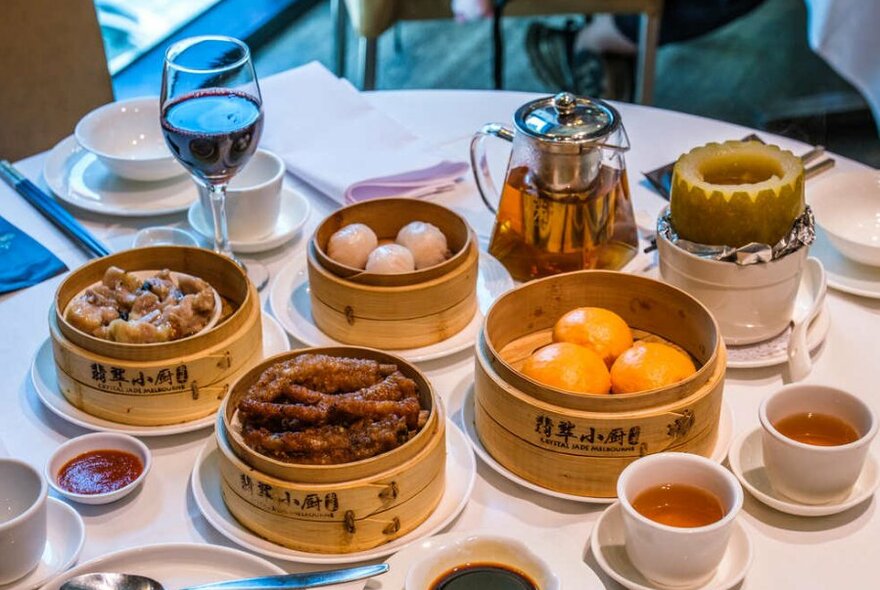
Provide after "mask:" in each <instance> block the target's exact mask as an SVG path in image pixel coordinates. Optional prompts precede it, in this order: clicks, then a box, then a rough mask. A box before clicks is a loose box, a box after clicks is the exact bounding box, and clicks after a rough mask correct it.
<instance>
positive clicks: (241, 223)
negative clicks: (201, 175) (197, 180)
mask: <svg viewBox="0 0 880 590" xmlns="http://www.w3.org/2000/svg"><path fill="white" fill-rule="evenodd" d="M283 181H284V162H283V161H282V160H281V158H279V157H278V156H277V155H275V154H273V153H272V152H270V151H268V150H264V149H259V150H257V151H256V153H254V155H253V157H252V158H251V160H250V162H248V163H247V164H246V165H245V167H244V168H242V169H241V170H240V171H239V173H238V174H236V175H235V176H234V177H233V179H232V180H231V181H230V183H229V187H228V188H227V189H226V224H227V227H228V229H229V239H230V240H233V241H250V240H258V239H260V238H264V237H266V236H267V235H269V234H270V233H272V230H273V229H275V225H276V223H277V222H278V215H279V213H280V212H281V186H282V184H283ZM199 202H200V203H201V206H202V215H204V219H205V225H206V227H208V229H209V230H211V231H213V228H214V221H213V217H212V216H211V197H210V195H209V194H208V190H207V189H206V188H205V187H203V186H199Z"/></svg>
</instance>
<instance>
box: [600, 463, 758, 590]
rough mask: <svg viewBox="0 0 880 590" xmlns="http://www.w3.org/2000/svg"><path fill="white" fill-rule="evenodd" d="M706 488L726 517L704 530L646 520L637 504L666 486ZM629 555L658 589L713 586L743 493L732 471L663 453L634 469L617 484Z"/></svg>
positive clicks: (634, 464) (621, 476) (619, 479)
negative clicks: (646, 494) (647, 492)
mask: <svg viewBox="0 0 880 590" xmlns="http://www.w3.org/2000/svg"><path fill="white" fill-rule="evenodd" d="M670 483H674V484H684V485H690V486H694V487H698V488H701V489H703V490H705V491H707V492H710V493H711V494H713V495H714V496H715V497H717V498H718V499H719V500H720V501H721V504H722V507H723V509H724V516H723V517H722V518H721V520H718V521H716V522H714V523H712V524H709V525H706V526H700V527H676V526H669V525H666V524H661V523H659V522H656V521H653V520H651V519H650V518H647V517H646V516H643V515H642V514H640V513H639V512H638V511H636V509H635V508H633V505H632V502H633V501H634V500H635V499H636V497H637V496H638V495H639V494H640V493H641V492H643V491H645V490H648V489H650V488H653V487H656V486H661V485H665V484H670ZM617 497H618V498H619V500H620V505H621V507H622V509H623V510H622V514H623V525H624V535H625V538H626V553H627V555H628V556H629V560H630V562H632V564H633V565H634V566H635V567H636V569H638V570H639V571H640V572H641V573H642V575H643V576H645V577H646V578H648V579H649V580H651V581H652V582H654V583H655V584H657V585H658V586H664V587H670V588H685V587H693V586H699V585H700V584H704V583H705V582H707V581H708V580H709V579H710V578H711V577H712V575H713V574H714V573H715V570H716V569H717V568H718V564H719V563H721V559H722V558H723V557H724V552H725V551H726V550H727V544H728V541H729V540H730V535H731V533H732V532H733V523H734V520H735V519H736V516H737V514H739V511H740V509H741V508H742V503H743V491H742V487H741V486H740V485H739V482H738V481H737V480H736V478H735V477H734V476H733V474H731V473H730V472H729V471H727V470H726V469H724V468H723V467H721V466H720V465H719V464H717V463H715V462H714V461H710V460H709V459H706V458H705V457H700V456H698V455H692V454H689V453H658V454H655V455H648V456H647V457H643V458H641V459H638V460H637V461H634V462H632V463H630V465H629V466H628V467H627V468H626V469H624V470H623V472H622V473H621V474H620V478H618V480H617Z"/></svg>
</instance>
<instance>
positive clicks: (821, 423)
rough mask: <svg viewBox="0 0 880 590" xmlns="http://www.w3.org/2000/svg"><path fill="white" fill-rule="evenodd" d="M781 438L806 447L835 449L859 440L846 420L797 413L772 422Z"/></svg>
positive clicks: (808, 413) (855, 431)
mask: <svg viewBox="0 0 880 590" xmlns="http://www.w3.org/2000/svg"><path fill="white" fill-rule="evenodd" d="M773 427H774V428H775V429H776V430H778V431H779V433H780V434H782V435H783V436H787V437H788V438H790V439H792V440H796V441H798V442H802V443H804V444H807V445H816V446H820V447H836V446H839V445H848V444H849V443H852V442H856V441H857V440H859V433H858V431H857V430H856V429H855V428H854V427H853V426H852V425H851V424H849V423H848V422H847V421H846V420H842V419H841V418H838V417H837V416H832V415H831V414H822V413H818V412H799V413H797V414H792V415H790V416H786V417H784V418H782V419H781V420H779V421H777V422H774V423H773Z"/></svg>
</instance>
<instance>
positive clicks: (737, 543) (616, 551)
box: [590, 503, 754, 590]
mask: <svg viewBox="0 0 880 590" xmlns="http://www.w3.org/2000/svg"><path fill="white" fill-rule="evenodd" d="M621 512H622V511H621V508H620V503H616V504H614V505H613V506H609V507H608V509H607V510H605V512H603V513H602V516H600V517H599V520H598V521H597V522H596V526H595V527H594V528H593V534H592V536H591V537H590V551H591V552H592V553H593V557H595V558H596V563H598V564H599V567H600V568H601V569H602V571H604V572H605V573H606V574H608V575H609V576H611V577H612V578H614V580H616V581H617V582H619V583H620V584H623V586H624V587H626V588H628V589H629V590H661V588H663V587H662V586H657V585H656V584H654V583H652V582H651V581H649V580H647V579H646V578H645V577H644V576H643V575H642V574H641V572H639V571H638V570H637V569H636V567H635V566H634V565H633V564H632V562H631V561H630V560H629V556H627V554H626V546H625V541H626V538H625V531H624V528H623V515H622V514H621ZM753 553H754V552H753V550H752V540H751V538H750V537H749V534H748V533H747V532H746V529H745V528H743V525H742V523H741V522H739V521H734V523H733V532H732V533H731V535H730V542H729V543H728V544H727V551H725V552H724V556H723V557H722V558H721V563H720V564H718V569H717V570H716V571H715V575H713V576H712V578H710V579H709V581H708V582H706V583H705V584H700V585H699V586H697V587H693V586H687V588H689V589H690V590H727V589H728V588H733V587H734V586H736V585H737V584H739V583H740V582H741V581H742V580H743V578H745V576H746V573H747V572H748V571H749V567H751V565H752V556H753Z"/></svg>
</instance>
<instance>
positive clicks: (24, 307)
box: [0, 91, 880, 590]
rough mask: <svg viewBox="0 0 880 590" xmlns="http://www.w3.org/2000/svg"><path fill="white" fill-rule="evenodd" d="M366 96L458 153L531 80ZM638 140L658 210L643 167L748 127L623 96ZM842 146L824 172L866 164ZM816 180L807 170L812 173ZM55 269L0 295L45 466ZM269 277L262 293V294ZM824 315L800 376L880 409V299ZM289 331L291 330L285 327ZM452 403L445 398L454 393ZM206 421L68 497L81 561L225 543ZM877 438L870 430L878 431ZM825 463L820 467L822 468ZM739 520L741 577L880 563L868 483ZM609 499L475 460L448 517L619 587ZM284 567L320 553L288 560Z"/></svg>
mask: <svg viewBox="0 0 880 590" xmlns="http://www.w3.org/2000/svg"><path fill="white" fill-rule="evenodd" d="M366 96H367V98H368V100H370V101H371V102H372V103H373V104H374V105H375V106H377V107H378V108H380V109H382V110H384V111H385V112H387V113H388V114H390V115H392V116H393V117H395V118H396V119H398V120H399V121H400V122H401V123H403V124H404V125H406V126H407V127H409V128H410V129H411V130H412V131H414V132H415V133H416V134H418V135H420V136H422V137H424V138H427V139H429V140H430V141H431V142H432V143H434V144H435V145H437V146H439V147H440V148H441V149H442V150H444V151H445V152H448V153H449V154H450V155H452V156H454V157H457V158H458V159H466V158H467V146H468V142H469V139H470V136H471V133H472V132H473V131H474V130H476V129H478V128H479V127H480V126H481V125H482V124H483V123H486V122H489V121H502V122H508V121H510V119H511V117H512V113H513V111H514V110H515V108H516V107H518V106H519V105H521V104H522V103H523V102H525V101H527V100H529V99H531V98H534V95H530V94H523V93H514V92H486V91H473V92H469V91H406V92H378V93H371V94H368V95H366ZM618 106H619V108H620V112H621V114H622V116H623V121H624V124H625V126H626V128H627V130H628V132H629V137H630V140H631V144H632V146H633V147H632V150H631V151H630V152H629V153H628V154H627V166H628V171H629V175H630V186H631V190H632V193H633V199H634V204H635V207H636V209H642V210H644V211H646V212H647V213H649V214H650V215H652V216H653V215H656V214H657V212H658V211H659V210H660V209H661V207H662V206H663V205H664V203H665V202H664V201H663V200H662V199H661V198H660V197H659V196H657V195H656V194H655V193H653V192H652V191H651V190H650V189H648V188H647V185H646V184H645V183H644V181H643V180H642V177H641V172H642V171H646V170H650V169H652V168H655V167H657V166H660V165H662V164H664V163H666V162H669V161H671V160H672V159H674V158H676V157H677V156H678V155H679V154H681V153H682V152H685V151H687V150H689V149H690V148H692V147H694V146H696V145H701V144H703V143H706V142H709V141H721V140H725V139H736V138H740V137H743V136H744V135H746V134H748V133H749V132H750V130H748V129H746V128H743V127H739V126H736V125H731V124H727V123H723V122H719V121H713V120H708V119H703V118H699V117H694V116H689V115H685V114H680V113H674V112H668V111H663V110H659V109H655V108H650V107H643V106H636V105H629V104H620V105H618ZM761 135H762V136H763V137H764V138H765V139H767V140H769V141H773V142H777V143H779V144H780V145H782V146H784V147H786V148H789V149H792V150H793V151H794V152H795V153H802V152H804V151H806V150H807V149H808V148H809V146H807V145H804V144H801V143H799V142H795V141H791V140H787V139H784V138H779V137H773V136H771V135H770V134H766V133H761ZM494 143H495V145H492V146H491V147H490V152H491V153H490V155H491V156H492V158H493V161H494V162H495V168H496V171H495V172H496V174H499V175H500V174H502V173H503V170H501V169H500V168H501V167H502V166H503V163H504V155H505V153H506V150H507V149H508V146H507V145H506V144H503V143H502V142H494ZM44 157H45V154H40V155H36V156H34V157H31V158H29V159H27V160H24V161H22V162H20V163H19V165H18V166H19V168H20V169H21V170H22V171H23V172H24V173H25V174H27V175H28V176H29V177H31V178H39V176H40V170H41V167H42V162H43V160H44ZM836 158H837V166H836V168H835V169H834V170H832V171H831V172H828V173H826V174H827V175H828V176H830V175H835V174H843V173H845V172H846V171H852V170H855V169H858V168H859V167H860V166H861V165H860V164H857V163H855V162H852V161H849V160H846V159H844V158H840V157H836ZM288 181H289V182H290V183H291V184H294V185H297V184H299V185H300V188H301V189H302V190H303V191H304V192H306V193H307V194H308V195H309V197H310V199H311V202H312V205H313V211H312V215H311V217H310V219H309V221H308V224H307V226H306V228H305V230H304V231H303V233H302V234H301V235H300V236H299V237H297V238H296V239H295V240H294V241H292V242H291V243H289V244H287V245H286V246H284V247H283V248H281V249H278V250H275V251H272V252H269V253H266V254H264V255H261V256H259V258H260V259H261V260H262V261H263V262H264V263H265V264H266V265H267V266H268V267H269V269H270V271H271V272H272V273H273V275H274V274H277V273H278V271H279V270H280V269H281V268H282V267H283V266H285V265H286V264H289V263H291V262H292V261H293V260H294V253H299V252H301V248H302V246H303V244H304V242H305V240H306V239H307V237H308V236H309V235H310V233H311V231H312V230H313V229H314V227H315V225H316V224H317V222H318V221H319V220H320V219H321V218H322V217H323V216H324V215H326V214H327V213H328V212H330V211H332V210H333V209H334V208H335V207H337V206H338V205H337V204H336V203H334V202H333V201H331V200H329V199H327V198H326V197H324V196H322V195H320V194H319V193H317V192H315V191H314V190H312V189H310V188H309V187H306V186H301V183H298V181H297V180H296V179H292V178H289V179H288ZM808 195H809V184H808ZM0 199H2V202H3V203H4V205H3V216H4V217H6V218H7V219H8V220H9V221H10V222H12V223H14V224H15V225H17V226H19V227H20V228H21V229H22V230H24V231H26V232H27V233H29V234H30V235H32V236H33V237H34V238H36V239H37V240H39V241H40V242H41V243H43V244H44V245H45V246H46V247H48V248H49V249H50V250H52V251H53V252H54V253H55V254H56V255H58V256H59V257H60V258H61V259H62V260H64V262H65V263H67V265H68V266H69V267H71V268H75V267H76V266H78V265H80V264H82V263H83V262H84V261H85V258H84V256H83V254H81V253H80V252H79V250H77V249H76V247H75V246H73V245H72V244H71V243H70V242H68V241H67V240H66V239H65V238H64V236H63V235H61V234H60V233H59V232H58V231H57V230H55V229H54V227H53V226H51V225H50V224H49V222H47V221H46V220H44V219H43V218H42V217H40V216H39V215H38V214H37V213H36V212H35V211H34V210H33V209H31V208H30V207H29V206H28V205H27V204H26V203H25V202H24V200H23V199H21V198H20V197H18V195H16V194H15V193H14V192H13V191H12V190H11V189H9V188H8V187H6V186H5V185H3V186H0ZM435 199H436V200H437V201H438V202H441V203H443V204H446V205H448V206H450V207H452V208H454V209H456V210H457V211H459V212H461V213H463V214H464V215H465V216H466V217H467V218H468V220H469V221H470V222H471V224H472V225H473V226H474V227H475V228H476V230H477V231H478V233H480V234H484V235H485V234H487V233H488V232H489V231H490V229H491V223H492V217H491V215H490V214H489V213H488V211H486V210H485V208H484V205H483V203H482V201H481V200H480V198H479V196H478V195H477V192H476V188H475V185H474V183H473V180H472V179H471V178H467V179H465V181H464V182H461V183H459V185H458V186H457V188H456V190H454V191H452V192H449V193H444V194H443V195H439V196H436V197H435ZM75 214H76V215H77V217H78V218H79V219H81V220H82V221H83V222H84V224H85V225H86V226H87V227H88V228H89V229H90V230H91V231H93V232H94V233H95V234H96V235H97V236H98V237H99V238H101V239H103V240H105V241H106V242H107V243H108V244H109V245H110V246H111V247H112V248H113V249H123V248H127V247H129V245H130V241H131V237H132V235H133V233H134V232H135V231H136V230H137V229H139V228H141V227H145V226H149V225H166V224H173V225H180V226H185V225H186V222H185V220H184V216H183V215H176V216H168V217H162V218H154V219H149V220H123V219H110V220H108V219H102V218H100V217H99V216H97V215H92V214H86V213H82V212H75ZM60 279H61V277H56V278H55V279H53V280H50V281H46V282H44V283H42V284H40V285H37V286H35V287H32V288H30V289H27V290H23V291H18V292H15V293H11V294H8V295H5V296H0V325H2V326H3V328H4V330H5V332H6V334H5V337H4V338H2V339H0V365H2V366H3V367H4V371H5V374H6V378H5V381H4V383H5V386H4V392H3V399H4V402H5V403H4V407H3V410H2V412H0V453H6V454H10V455H12V456H16V457H19V458H22V459H24V460H27V461H29V462H31V463H33V464H35V465H39V466H42V465H43V464H44V463H45V461H46V459H47V457H48V456H49V454H50V452H51V451H52V450H53V449H54V448H55V447H56V446H57V445H58V444H60V443H62V442H64V441H65V440H66V439H68V438H70V437H73V436H77V435H80V434H83V433H84V431H83V430H82V429H80V428H78V427H74V426H71V425H69V424H67V423H66V422H64V421H62V420H60V419H58V418H56V417H55V416H54V415H52V414H51V413H49V412H48V411H47V410H45V409H44V408H43V407H42V406H41V404H40V402H39V401H37V399H36V396H35V394H34V392H33V388H32V385H31V384H30V379H29V367H30V363H31V359H32V357H33V355H34V353H35V351H36V350H37V348H38V346H39V345H40V344H41V343H42V342H43V341H44V339H45V338H46V337H47V335H48V330H47V324H46V317H47V312H48V308H49V305H50V302H51V300H52V296H53V293H54V290H55V288H56V286H57V284H58V282H59V281H60ZM266 295H267V292H265V291H264V293H263V296H264V298H265V297H266ZM828 303H829V306H830V312H831V328H830V332H829V334H828V337H827V339H826V341H825V343H824V345H823V346H822V347H821V348H820V349H819V351H818V353H817V354H816V355H815V357H814V360H815V367H814V369H813V372H812V374H811V375H810V377H809V380H810V381H812V382H820V383H827V384H833V385H836V386H839V387H842V388H845V389H848V390H851V391H853V392H856V393H857V394H859V395H860V396H862V397H863V398H864V399H866V400H867V401H868V403H870V404H871V405H872V406H873V407H874V409H875V410H876V411H878V412H880V392H878V391H877V390H876V386H875V384H876V383H880V363H877V362H876V360H875V359H876V355H875V351H876V350H877V346H876V342H877V336H876V335H877V333H878V332H880V318H878V312H880V301H876V300H870V299H863V298H859V297H854V296H850V295H844V294H841V293H838V292H835V291H829V297H828ZM294 345H296V343H294ZM422 368H423V369H424V370H425V371H426V372H427V375H428V376H429V378H430V379H431V380H432V382H433V384H434V386H435V388H436V390H437V391H438V393H439V394H440V395H441V396H443V397H444V398H447V399H448V398H449V397H450V396H451V395H452V394H453V393H456V392H460V391H461V390H462V389H464V388H467V387H468V386H469V385H470V383H471V381H472V375H473V356H472V354H471V352H470V351H465V352H462V353H459V354H456V355H454V356H452V357H449V358H445V359H441V360H437V361H431V362H427V363H423V364H422ZM782 384H783V381H782V368H781V367H773V368H765V369H753V370H735V369H730V370H729V371H728V373H727V381H726V385H725V394H724V397H725V399H726V400H727V403H728V404H730V406H731V407H732V409H733V413H734V415H735V429H736V432H737V433H740V432H744V431H745V430H746V429H749V430H750V429H752V428H755V427H757V425H758V416H757V409H758V405H759V403H760V402H761V400H763V399H764V398H765V397H766V396H767V395H769V394H771V393H772V392H774V391H775V390H777V389H778V388H779V387H780V386H781V385H782ZM453 411H454V409H453ZM210 436H212V431H211V430H210V429H206V430H202V431H199V432H194V433H189V434H184V435H177V436H171V437H166V438H158V439H155V438H154V439H147V440H146V442H147V444H148V445H149V447H150V448H151V449H152V452H153V456H154V465H153V471H152V473H151V474H150V476H149V477H148V479H147V481H146V483H145V485H144V486H143V488H142V489H141V490H140V491H139V492H137V493H135V494H133V495H132V496H130V497H129V498H127V499H125V500H123V501H122V502H119V503H117V504H112V505H109V506H77V507H76V508H77V509H78V510H79V512H80V513H81V514H82V516H83V518H84V520H85V523H86V531H87V539H86V543H85V547H84V550H83V553H82V557H81V559H80V561H84V560H87V559H91V558H94V557H96V556H99V555H102V554H105V553H108V552H111V551H114V550H118V549H122V548H126V547H132V546H136V545H143V544H153V543H167V542H181V541H190V542H199V543H216V544H222V545H232V544H231V543H230V542H229V541H227V540H226V539H225V538H224V537H223V536H222V535H220V534H219V533H218V532H217V531H215V530H214V529H213V528H212V527H211V525H210V524H208V523H207V522H206V521H205V519H204V518H203V517H202V516H201V514H200V512H199V510H198V508H197V506H196V504H195V501H194V500H193V497H192V493H191V490H190V484H189V477H190V472H191V470H192V466H193V463H194V460H195V458H196V455H197V454H198V452H199V450H200V449H201V448H202V446H203V445H204V443H205V441H206V440H208V438H209V437H210ZM874 446H875V452H876V447H877V444H876V443H875V445H874ZM817 477H821V474H817ZM746 496H747V499H746V502H745V506H744V511H743V513H742V516H741V522H743V523H744V526H745V527H746V529H747V530H748V532H749V533H750V535H751V538H752V540H753V543H754V550H755V551H754V561H753V564H752V568H751V570H750V572H749V574H748V576H747V578H746V581H745V582H744V585H743V587H744V588H774V589H776V590H781V589H783V588H792V589H795V588H796V589H799V590H800V589H803V588H866V587H869V586H870V585H871V584H873V583H876V580H877V577H878V574H880V567H878V566H877V565H876V557H875V556H874V551H876V548H877V547H880V516H878V514H877V510H876V506H875V501H874V500H873V499H871V500H869V501H866V502H864V503H862V504H861V505H859V506H857V507H855V508H853V509H851V510H849V511H847V512H845V513H843V514H839V515H836V516H830V517H825V518H813V519H809V518H797V517H793V516H788V515H785V514H782V513H779V512H776V511H774V510H771V509H769V508H767V507H765V506H764V505H762V504H760V503H758V502H757V501H756V500H754V499H753V498H751V497H750V496H748V494H746ZM604 508H605V507H604V506H602V505H589V504H580V503H574V502H569V501H565V500H558V499H553V498H548V497H545V496H543V495H541V494H538V493H535V492H531V491H529V490H526V489H524V488H521V487H519V486H517V485H515V484H513V483H510V482H508V481H507V480H506V479H504V478H502V477H500V476H499V475H497V474H496V473H495V472H494V471H492V470H491V469H489V468H488V467H487V466H485V465H483V464H481V463H479V462H478V477H477V483H476V486H475V489H474V492H473V495H472V497H471V500H470V503H469V504H468V506H467V507H466V508H465V510H464V512H463V513H462V515H461V516H460V517H459V518H458V519H457V520H456V521H454V523H453V524H452V525H451V526H450V527H449V529H448V530H451V531H471V530H492V531H496V532H502V533H504V534H508V535H512V536H516V537H518V538H521V539H523V540H524V541H525V542H526V543H529V544H534V545H535V546H539V545H541V546H545V547H552V550H553V552H554V553H556V554H557V555H558V556H560V557H561V558H563V559H564V560H565V561H566V563H568V564H570V567H569V568H566V569H567V570H570V571H567V572H566V573H565V575H566V576H568V579H566V580H565V582H566V588H569V589H570V590H574V589H588V588H602V587H608V588H612V587H617V585H616V583H614V582H612V581H611V580H610V579H609V578H608V577H606V576H605V575H604V574H602V573H601V571H600V570H599V568H598V566H596V564H595V561H594V560H593V558H592V556H590V555H589V551H588V546H589V536H590V532H591V530H592V528H593V525H594V523H595V522H596V520H597V518H598V516H599V514H600V513H601V511H602V510H603V509H604ZM282 565H283V566H284V567H285V568H286V569H288V570H290V571H300V570H305V569H314V568H310V567H309V566H304V565H300V564H295V563H290V562H284V563H283V564H282Z"/></svg>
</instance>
